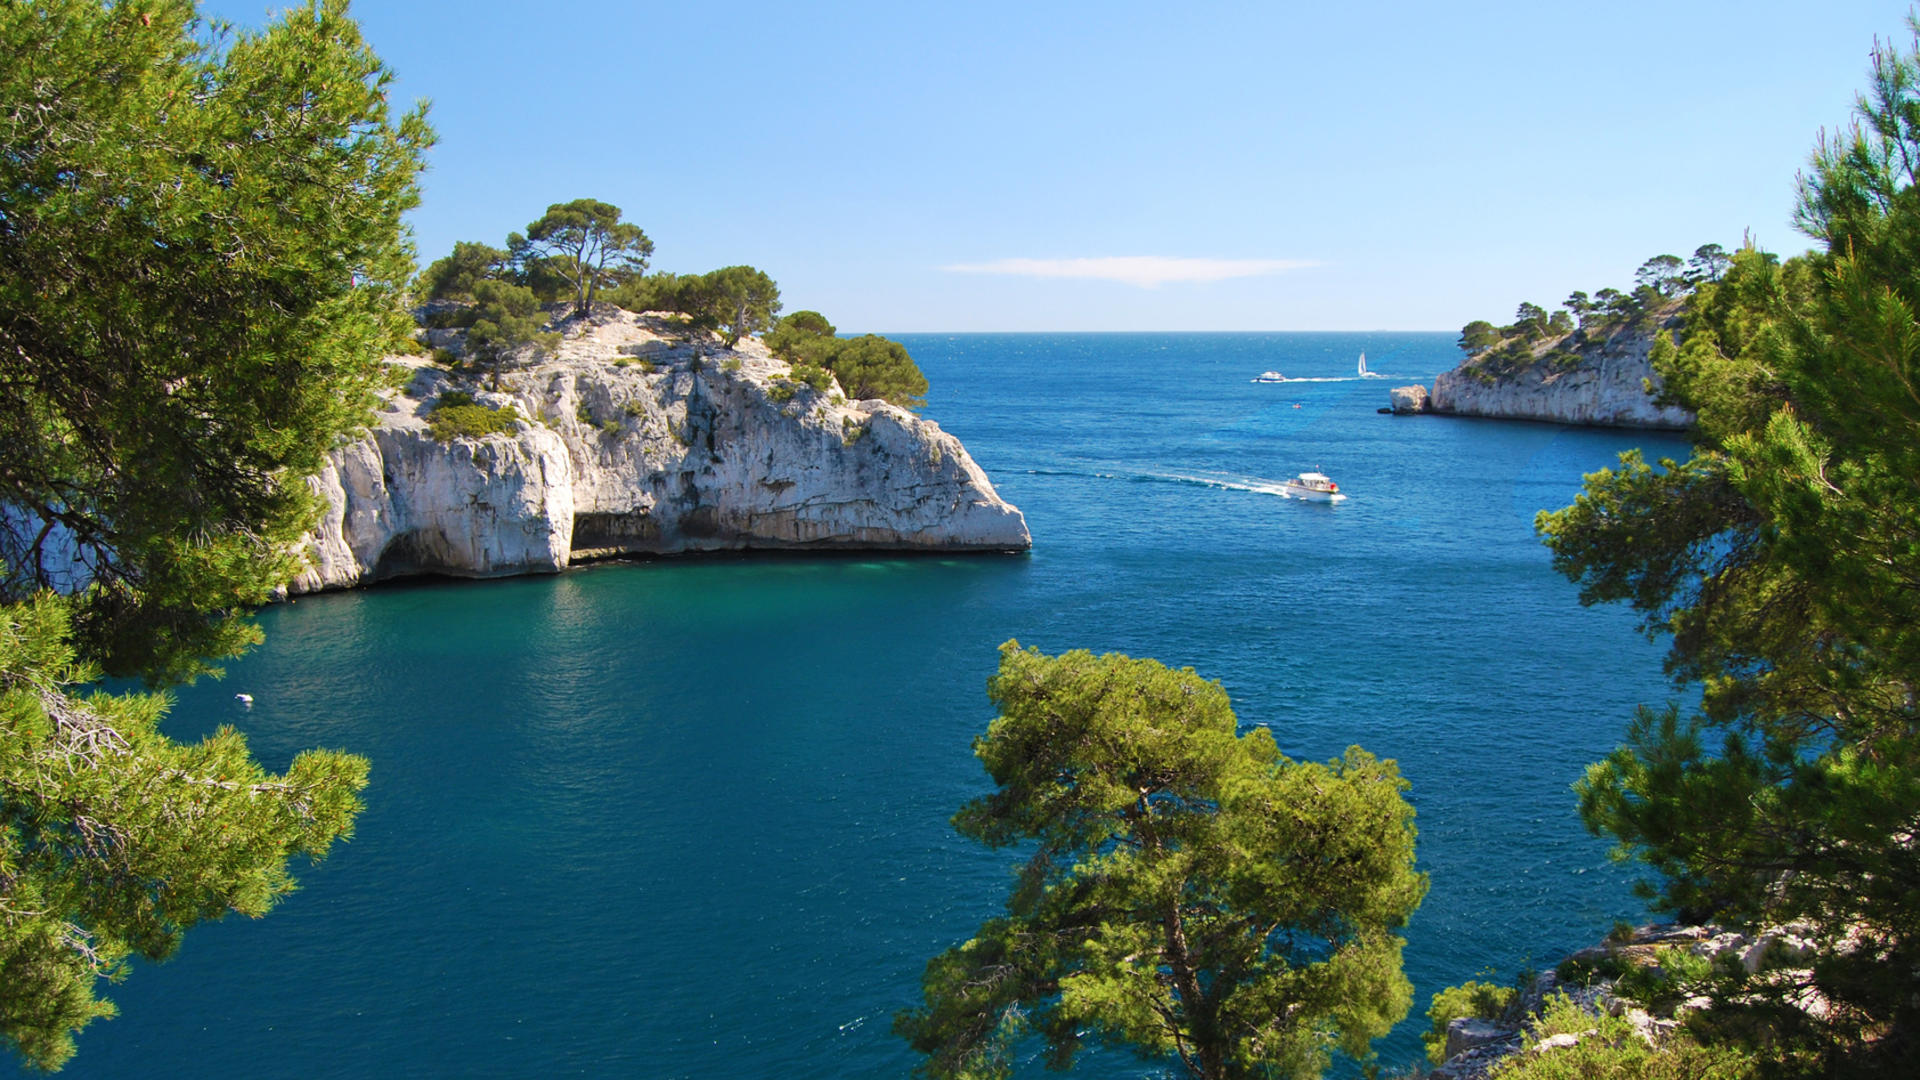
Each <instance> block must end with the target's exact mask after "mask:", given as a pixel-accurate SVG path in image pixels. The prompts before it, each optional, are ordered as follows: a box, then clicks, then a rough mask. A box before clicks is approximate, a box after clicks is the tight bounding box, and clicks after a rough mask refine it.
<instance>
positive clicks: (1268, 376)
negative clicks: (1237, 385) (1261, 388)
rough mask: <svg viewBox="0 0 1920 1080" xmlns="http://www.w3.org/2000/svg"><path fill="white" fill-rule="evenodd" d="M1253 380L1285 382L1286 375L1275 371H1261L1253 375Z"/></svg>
mask: <svg viewBox="0 0 1920 1080" xmlns="http://www.w3.org/2000/svg"><path fill="white" fill-rule="evenodd" d="M1253 381H1254V382H1286V381H1287V377H1286V376H1285V375H1282V374H1280V373H1279V372H1277V371H1263V372H1261V373H1260V374H1258V375H1255V376H1254V377H1253Z"/></svg>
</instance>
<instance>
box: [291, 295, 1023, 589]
mask: <svg viewBox="0 0 1920 1080" xmlns="http://www.w3.org/2000/svg"><path fill="white" fill-rule="evenodd" d="M435 340H436V341H437V342H443V343H451V342H452V340H453V337H452V336H451V335H449V333H448V332H436V334H435ZM394 360H395V362H397V363H405V364H408V365H409V366H411V367H413V368H415V369H416V370H415V375H414V379H413V382H412V384H411V385H410V386H409V387H408V388H407V392H406V393H405V394H399V395H395V397H394V398H393V399H392V400H391V401H390V402H389V404H388V411H386V412H385V413H383V414H381V417H380V421H379V423H378V425H377V426H376V428H375V429H374V430H373V431H372V432H371V433H369V434H368V435H367V436H366V437H365V438H363V439H361V440H359V441H357V442H354V443H352V444H350V445H347V446H344V447H341V448H340V449H338V450H336V451H334V452H333V454H332V455H331V459H330V461H329V464H328V466H327V467H326V468H325V469H323V470H322V471H321V473H320V474H319V475H318V476H316V477H314V478H313V479H312V480H311V481H310V482H311V483H312V484H313V486H314V489H315V490H316V491H317V492H318V493H320V494H321V495H322V496H323V497H324V499H325V500H326V503H327V510H326V512H325V513H324V515H323V517H322V520H321V523H320V526H319V527H318V529H316V531H315V532H314V534H312V535H311V536H310V537H309V543H308V552H309V556H310V559H309V563H310V565H309V567H308V569H307V570H306V572H305V573H303V574H302V575H301V576H300V577H299V578H297V579H296V580H295V581H294V582H293V583H292V585H291V586H290V587H289V591H290V592H293V593H306V592H315V591H319V590H323V589H338V588H348V587H351V586H354V585H359V584H366V583H370V582H373V581H379V580H383V579H386V578H392V577H400V576H404V575H407V574H417V573H437V574H448V575H454V576H468V577H496V576H502V575H509V574H524V573H550V572H556V571H559V570H563V569H565V568H566V567H567V566H568V565H569V564H570V563H571V562H573V561H575V560H578V559H590V558H604V557H608V556H616V555H643V554H667V553H676V552H687V551H715V550H729V549H747V548H754V549H782V548H784V549H834V548H845V549H903V550H928V551H1018V550H1024V549H1026V548H1028V547H1030V546H1031V543H1032V541H1031V538H1030V537H1029V535H1028V532H1027V526H1026V520H1025V518H1024V517H1023V516H1022V515H1021V513H1020V511H1019V510H1017V509H1015V508H1014V507H1012V506H1010V505H1008V504H1007V503H1006V502H1005V501H1003V500H1002V499H1001V498H1000V497H999V495H998V494H997V493H996V492H995V491H994V489H993V484H992V482H991V481H990V480H988V478H987V475H986V473H985V472H983V471H982V470H981V469H980V467H979V466H978V465H976V464H975V463H974V461H973V459H972V458H971V457H969V456H968V455H967V451H966V449H965V448H964V447H963V446H961V445H960V441H959V440H958V439H955V438H954V437H953V436H952V435H949V434H947V433H946V432H944V431H941V430H940V427H939V425H938V424H935V423H934V422H932V421H931V420H926V419H923V418H921V417H918V416H915V415H914V414H913V413H910V412H908V411H907V410H905V409H901V408H898V407H897V406H894V405H890V404H888V403H886V402H884V401H878V400H875V401H847V400H845V399H844V398H843V397H842V396H841V394H840V392H839V387H838V386H837V385H833V384H829V385H828V386H827V387H826V388H825V389H823V390H815V389H812V388H809V387H807V386H805V385H804V384H800V383H796V382H793V381H792V380H789V379H787V378H786V376H787V375H788V373H789V368H788V365H787V364H786V363H785V362H784V361H781V360H778V359H775V358H773V357H772V356H770V355H769V354H768V353H767V351H766V349H765V348H764V347H763V346H761V345H760V344H759V343H757V342H754V341H751V340H745V341H742V342H741V343H740V344H739V345H738V346H737V347H736V348H734V349H731V350H729V349H725V348H721V347H720V346H719V345H718V344H717V343H714V342H712V341H711V339H709V340H708V341H706V342H699V341H696V340H693V339H692V336H691V335H689V334H688V333H687V332H686V331H685V330H682V329H679V328H677V327H676V326H675V325H674V324H673V323H672V322H671V321H670V320H667V319H663V318H660V317H656V316H638V315H633V314H630V313H627V312H624V311H617V310H613V309H604V310H596V311H595V313H594V315H593V317H592V318H591V319H588V320H574V321H573V322H572V323H571V324H570V325H569V326H568V327H567V330H566V336H565V337H564V339H563V340H562V343H561V345H560V346H559V348H558V349H557V350H556V354H555V355H554V356H552V357H550V358H547V359H543V360H540V361H538V362H535V363H531V364H527V365H522V366H518V367H515V368H513V369H511V370H509V371H507V372H505V373H503V374H502V376H501V386H500V389H499V390H498V391H494V392H489V391H484V390H478V389H476V388H475V386H474V385H473V384H471V383H470V382H469V381H466V380H462V379H460V378H458V377H456V376H453V375H451V374H449V373H448V372H446V371H445V370H443V369H441V368H439V367H437V366H435V365H433V364H431V363H429V362H427V361H425V360H424V359H422V358H415V357H408V358H399V357H396V358H394ZM456 385H457V386H458V387H459V388H462V389H469V390H473V391H474V393H475V398H476V400H477V401H479V402H480V403H482V404H486V405H490V406H495V407H498V406H504V405H512V406H514V407H515V408H516V409H517V410H518V411H519V413H520V415H521V416H522V417H525V418H527V419H525V420H523V422H521V423H520V424H519V425H518V430H517V431H516V432H513V433H511V434H495V435H489V436H486V437H484V438H456V439H453V440H451V441H450V442H446V443H442V442H439V441H437V440H435V439H434V438H433V436H432V435H431V434H430V433H429V432H428V430H427V419H426V417H427V413H428V411H429V410H430V408H431V406H432V405H433V403H434V402H435V400H436V399H437V398H438V396H439V394H440V393H441V392H442V391H443V390H446V389H448V388H450V387H454V386H456ZM789 393H790V395H791V396H788V395H789ZM782 397H785V398H786V400H780V399H781V398H782Z"/></svg>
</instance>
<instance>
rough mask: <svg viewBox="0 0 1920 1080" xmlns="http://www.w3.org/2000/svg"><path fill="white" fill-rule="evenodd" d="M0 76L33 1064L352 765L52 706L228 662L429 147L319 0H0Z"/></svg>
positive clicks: (1, 706) (343, 819)
mask: <svg viewBox="0 0 1920 1080" xmlns="http://www.w3.org/2000/svg"><path fill="white" fill-rule="evenodd" d="M0 56H5V57H6V61H5V63H0V148H4V149H0V384H4V389H5V392H4V393H0V504H4V507H5V509H4V510H0V1042H4V1044H6V1045H8V1046H10V1047H11V1048H12V1049H13V1050H15V1051H16V1052H17V1053H19V1054H20V1055H21V1056H22V1057H23V1058H24V1059H25V1060H26V1061H27V1062H28V1063H30V1064H32V1065H34V1066H37V1067H41V1068H53V1067H58V1066H59V1065H60V1064H61V1063H62V1062H63V1061H64V1060H65V1059H66V1058H67V1057H68V1056H69V1055H70V1054H71V1053H72V1052H73V1049H74V1045H73V1039H72V1033H73V1032H74V1031H76V1030H77V1029H79V1028H80V1027H82V1026H84V1025H85V1024H86V1023H87V1022H88V1021H89V1020H91V1019H93V1018H95V1017H98V1016H102V1015H108V1014H110V1013H111V1011H112V1006H111V1005H110V1004H108V1003H106V1002H104V1001H100V1000H98V999H97V998H96V996H95V991H96V989H97V985H98V981H99V979H100V978H102V977H107V978H114V977H119V976H121V975H124V974H125V972H126V970H127V968H126V964H127V959H128V958H129V957H130V956H133V955H136V954H137V955H141V956H146V957H150V958H159V957H164V956H166V955H167V954H169V953H170V952H171V951H172V950H173V949H174V948H176V947H177V945H178V944H179V941H180V938H181V934H182V932H183V931H184V930H185V929H186V928H187V927H189V926H191V925H192V924H194V923H195V922H197V921H199V920H201V919H206V918H218V917H219V916H221V915H222V914H224V913H226V912H229V911H239V912H243V913H245V914H249V915H258V914H261V913H263V912H265V911H266V910H267V909H268V908H269V907H271V906H272V905H273V903H274V902H275V900H276V899H277V898H278V897H279V896H281V895H282V894H284V893H285V892H286V891H287V890H288V889H290V888H291V887H292V881H291V878H290V877H289V875H288V873H287V861H288V859H289V857H290V856H292V855H296V854H301V855H307V856H311V857H316V858H317V857H318V856H319V855H321V854H322V853H324V852H325V851H326V849H327V847H328V845H329V844H330V843H331V842H332V841H333V840H336V839H338V838H340V837H342V836H345V835H346V834H347V833H348V831H349V830H350V829H351V825H352V820H353V816H354V814H355V813H356V812H357V810H358V808H359V802H358V798H357V792H358V791H359V790H360V789H361V788H362V787H363V786H364V784H365V776H366V763H365V762H364V761H362V760H360V759H358V758H354V757H350V756H347V755H343V754H337V753H327V752H317V751H316V752H309V753H306V754H302V755H300V757H298V758H297V759H296V760H295V761H294V763H293V766H292V767H291V769H290V770H289V771H288V772H287V773H286V774H285V775H284V776H270V775H267V774H265V773H264V772H262V771H261V769H260V768H259V767H258V765H256V764H255V763H254V762H253V761H252V760H251V759H250V758H249V757H248V755H247V752H246V747H245V743H244V742H243V740H242V739H241V737H240V736H239V735H237V734H235V733H234V732H232V731H230V730H223V731H221V732H220V733H219V734H217V735H215V736H214V737H213V738H211V739H209V740H207V741H205V742H203V743H200V744H198V745H195V746H182V745H179V744H176V743H174V742H172V741H170V740H168V739H167V738H165V737H164V736H163V735H161V734H159V733H158V731H157V730H156V727H155V724H156V722H157V721H158V720H159V718H160V717H161V715H162V714H163V713H164V711H165V709H166V701H165V699H164V698H162V697H158V696H147V695H125V696H113V695H105V694H98V693H95V694H89V695H86V696H79V691H78V689H77V687H79V686H82V685H84V684H86V683H89V682H92V681H93V680H94V679H95V678H97V675H98V673H99V671H100V670H101V668H103V667H104V669H105V670H107V671H109V672H112V673H115V674H123V675H138V676H143V677H145V678H147V679H148V680H149V681H151V682H154V683H161V684H164V683H168V682H174V681H179V680H183V679H189V678H192V677H194V676H196V675H198V674H201V673H204V672H206V671H209V670H211V668H210V663H211V662H212V661H213V660H216V659H218V658H220V657H223V656H230V655H234V654H236V653H237V652H238V651H240V650H241V649H243V648H245V647H246V646H247V645H249V644H251V643H252V642H253V641H255V640H256V639H257V637H258V632H257V630H256V629H255V628H254V627H253V626H252V625H251V624H250V623H249V622H248V621H247V619H246V617H245V611H246V609H247V608H248V606H250V605H253V604H257V603H259V602H261V601H262V600H264V599H265V598H266V596H267V595H268V593H269V591H270V590H271V589H272V588H273V587H274V586H276V585H278V584H280V583H282V582H284V581H285V580H287V578H288V577H289V576H290V575H291V573H292V572H293V570H294V569H295V568H296V565H297V558H298V556H297V554H296V552H295V547H294V542H295V541H296V540H297V539H298V538H299V537H300V535H301V534H302V533H303V532H304V531H305V529H306V528H307V526H308V525H309V524H310V523H311V521H312V520H313V515H314V512H315V510H316V505H315V503H314V500H313V497H312V496H311V495H310V494H309V493H308V491H307V489H306V486H305V483H304V477H306V476H307V475H310V474H311V473H312V472H313V471H315V469H316V468H317V467H318V466H319V464H320V462H321V460H322V455H323V454H324V453H325V451H326V450H327V448H328V447H329V446H330V445H332V444H333V442H334V441H335V440H336V439H338V438H339V437H340V436H341V435H342V434H343V433H345V432H347V431H350V430H352V429H353V428H354V427H355V426H357V425H358V424H360V423H362V422H363V420H364V419H365V418H366V417H367V416H368V415H370V413H369V405H370V402H371V400H372V389H373V388H374V386H375V385H376V384H377V381H378V379H379V376H380V362H379V357H380V356H381V354H382V352H383V351H384V350H385V348H386V347H387V346H388V345H390V344H392V343H394V342H396V341H397V340H399V339H400V338H401V336H402V335H404V334H406V333H407V332H408V331H409V329H410V323H409V321H408V319H407V318H406V315H405V313H404V312H403V311H402V310H401V307H400V304H399V290H400V288H401V285H402V283H403V282H405V281H406V279H407V275H408V274H409V272H410V270H411V256H410V253H409V251H408V249H407V246H406V244H405V242H404V239H403V233H402V230H401V225H400V215H401V214H402V213H403V212H404V211H405V210H406V209H407V208H408V207H410V206H412V205H413V204H414V203H415V202H416V200H417V194H416V187H415V181H416V176H417V174H418V172H419V169H420V165H421V154H422V152H423V150H424V148H425V147H426V145H427V144H428V142H429V141H430V138H431V136H430V134H429V132H428V129H427V127H426V124H425V120H424V117H423V115H422V113H421V112H420V111H418V110H416V111H414V112H411V113H408V114H407V115H406V116H404V117H399V118H395V117H393V116H392V115H390V112H389V109H388V105H387V100H386V89H385V88H386V86H387V84H388V82H389V79H390V76H389V75H388V73H387V71H386V70H385V68H384V67H382V66H381V64H380V62H379V60H378V59H377V58H376V57H375V56H374V55H373V54H372V52H371V51H370V50H368V49H367V47H366V46H365V45H364V44H363V43H362V41H361V40H360V36H359V31H358V28H357V27H356V26H355V25H354V23H353V22H352V20H351V19H349V18H348V17H347V14H346V4H345V3H344V2H338V0H324V2H321V3H316V4H309V5H307V6H304V7H301V8H297V9H294V10H292V11H289V12H287V13H285V14H284V15H283V16H282V17H281V18H280V19H279V20H278V21H276V22H274V23H273V24H272V25H271V26H269V27H268V28H267V29H266V30H264V31H263V32H260V33H258V34H239V33H233V32H231V31H229V30H227V29H225V28H223V27H220V26H218V25H210V24H207V23H204V22H202V21H201V20H200V19H199V18H198V16H197V14H196V12H195V10H194V5H193V4H192V3H191V2H190V0H122V2H114V3H104V2H101V0H0ZM50 590H59V591H62V592H65V593H67V594H69V595H66V596H56V595H55V593H54V592H53V591H50Z"/></svg>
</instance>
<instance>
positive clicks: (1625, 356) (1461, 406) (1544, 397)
mask: <svg viewBox="0 0 1920 1080" xmlns="http://www.w3.org/2000/svg"><path fill="white" fill-rule="evenodd" d="M1673 326H1674V323H1673V321H1671V320H1669V321H1667V322H1665V323H1663V324H1662V325H1661V326H1659V327H1658V328H1656V329H1624V330H1621V331H1619V332H1617V333H1614V334H1611V335H1609V336H1607V337H1605V338H1602V339H1598V340H1593V341H1583V342H1581V343H1579V344H1577V345H1570V344H1568V343H1566V342H1564V341H1557V340H1556V341H1546V342H1542V343H1541V344H1540V345H1539V346H1538V347H1537V349H1536V359H1535V360H1534V362H1533V363H1531V364H1529V365H1526V366H1524V367H1521V368H1519V369H1518V370H1514V371H1509V372H1502V373H1497V374H1496V373H1494V372H1491V371H1488V370H1486V368H1485V367H1484V366H1483V365H1482V364H1481V363H1479V362H1478V361H1477V360H1468V361H1466V362H1465V363H1462V364H1461V365H1460V366H1459V367H1457V368H1455V369H1454V370H1452V371H1446V372H1442V373H1441V374H1440V375H1439V376H1437V377H1436V378H1435V379H1434V381H1433V394H1432V395H1431V397H1430V398H1429V400H1428V402H1427V406H1426V409H1425V411H1427V412H1431V413H1438V414H1442V415H1451V416H1484V417H1494V418H1499V419H1507V420H1543V421H1549V422H1552V423H1558V424H1585V425H1590V426H1597V427H1626V428H1652V429H1656V430H1666V431H1683V430H1685V429H1686V428H1687V427H1688V426H1689V425H1691V424H1692V423H1693V414H1692V413H1690V412H1688V411H1687V410H1685V409H1682V408H1680V407H1678V406H1674V405H1660V404H1656V403H1655V401H1654V397H1655V395H1656V394H1657V393H1658V391H1659V388H1660V376H1659V375H1658V374H1656V373H1655V372H1654V370H1653V366H1652V364H1650V363H1649V362H1648V359H1647V357H1648V354H1649V353H1650V352H1652V350H1653V343H1654V341H1655V340H1657V337H1658V335H1660V334H1671V333H1673ZM1649 385H1651V390H1650V389H1649Z"/></svg>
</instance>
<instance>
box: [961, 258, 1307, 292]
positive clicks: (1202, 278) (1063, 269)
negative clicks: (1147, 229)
mask: <svg viewBox="0 0 1920 1080" xmlns="http://www.w3.org/2000/svg"><path fill="white" fill-rule="evenodd" d="M1318 265H1320V264H1319V263H1316V262H1312V261H1309V260H1306V259H1186V258H1179V257H1176V256H1171V255H1112V256H1108V257H1106V258H1101V259H996V260H994V261H993V262H984V263H959V264H956V265H953V266H943V267H941V268H940V269H942V270H949V271H952V272H954V273H956V274H1009V275H1012V276H1015V277H1040V278H1081V279H1088V280H1094V281H1118V282H1122V283H1124V284H1127V285H1137V286H1139V287H1140V288H1143V289H1152V288H1156V287H1158V286H1161V285H1165V284H1167V283H1169V282H1176V281H1194V282H1207V281H1225V280H1227V279H1228V278H1242V277H1261V276H1264V275H1266V274H1278V273H1282V272H1284V271H1287V270H1299V269H1302V268H1304V267H1309V266H1318Z"/></svg>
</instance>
